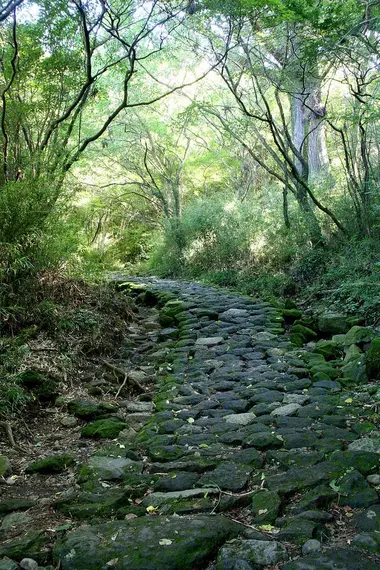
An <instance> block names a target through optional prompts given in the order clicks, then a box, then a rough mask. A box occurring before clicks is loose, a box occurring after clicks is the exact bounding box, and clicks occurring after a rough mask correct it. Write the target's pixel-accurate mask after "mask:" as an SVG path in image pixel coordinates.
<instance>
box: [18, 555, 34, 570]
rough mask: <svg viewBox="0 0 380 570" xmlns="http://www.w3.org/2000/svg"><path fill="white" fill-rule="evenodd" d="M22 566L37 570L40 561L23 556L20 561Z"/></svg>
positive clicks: (26, 569)
mask: <svg viewBox="0 0 380 570" xmlns="http://www.w3.org/2000/svg"><path fill="white" fill-rule="evenodd" d="M20 568H22V569H23V570H37V568H38V563H37V562H36V561H35V560H33V559H32V558H23V559H22V560H21V562H20Z"/></svg>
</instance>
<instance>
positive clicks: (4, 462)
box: [0, 455, 12, 477]
mask: <svg viewBox="0 0 380 570" xmlns="http://www.w3.org/2000/svg"><path fill="white" fill-rule="evenodd" d="M11 473H12V467H11V462H10V461H9V459H8V457H6V456H5V455H0V477H4V476H5V475H10V474H11Z"/></svg>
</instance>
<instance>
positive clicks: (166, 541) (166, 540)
mask: <svg viewBox="0 0 380 570" xmlns="http://www.w3.org/2000/svg"><path fill="white" fill-rule="evenodd" d="M158 544H161V546H170V545H171V544H173V541H172V540H170V539H169V538H161V540H160V541H159V543H158Z"/></svg>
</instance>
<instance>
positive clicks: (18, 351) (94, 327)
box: [0, 272, 135, 414]
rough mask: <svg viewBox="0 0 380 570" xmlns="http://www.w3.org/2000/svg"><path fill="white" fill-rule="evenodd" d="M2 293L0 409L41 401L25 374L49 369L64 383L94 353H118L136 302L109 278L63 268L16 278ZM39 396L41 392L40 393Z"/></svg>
mask: <svg viewBox="0 0 380 570" xmlns="http://www.w3.org/2000/svg"><path fill="white" fill-rule="evenodd" d="M7 293H8V294H7V296H6V295H5V294H4V292H3V295H2V300H3V304H2V314H1V321H0V413H3V414H4V413H11V412H15V411H19V410H20V409H22V408H23V407H24V406H26V405H27V404H29V403H31V402H32V401H34V400H36V396H35V394H34V393H33V392H31V391H30V390H28V389H26V388H25V386H24V385H23V383H22V381H21V376H20V374H21V373H22V372H23V371H24V370H25V369H26V368H28V367H31V368H32V369H34V370H38V369H39V367H41V369H42V368H43V372H44V374H46V375H47V377H52V378H54V380H57V381H59V379H60V378H64V377H66V376H67V374H70V373H71V372H72V371H73V370H75V368H76V367H77V366H78V365H80V363H81V361H83V360H85V359H86V358H91V357H92V356H103V355H114V354H115V352H116V351H117V350H118V348H119V347H120V345H121V344H122V342H123V340H124V339H125V334H126V327H127V323H129V322H130V321H131V320H132V319H133V315H134V310H135V309H134V306H133V303H132V301H131V299H130V298H129V297H127V296H126V295H124V294H118V293H117V292H116V291H115V288H114V287H113V286H112V285H111V284H109V283H105V282H99V283H93V284H91V283H86V282H85V281H84V280H80V279H72V278H68V277H66V276H64V275H62V274H60V273H57V272H44V273H41V274H39V275H30V277H29V279H19V280H16V281H15V282H14V283H13V285H12V288H9V289H8V290H7ZM37 398H38V396H37Z"/></svg>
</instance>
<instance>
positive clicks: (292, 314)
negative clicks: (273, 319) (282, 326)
mask: <svg viewBox="0 0 380 570" xmlns="http://www.w3.org/2000/svg"><path fill="white" fill-rule="evenodd" d="M281 312H282V316H283V317H284V319H285V321H287V322H289V323H293V322H294V321H296V320H297V319H300V318H301V317H302V311H299V310H298V309H282V311H281Z"/></svg>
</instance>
